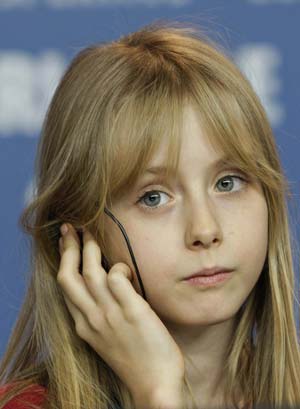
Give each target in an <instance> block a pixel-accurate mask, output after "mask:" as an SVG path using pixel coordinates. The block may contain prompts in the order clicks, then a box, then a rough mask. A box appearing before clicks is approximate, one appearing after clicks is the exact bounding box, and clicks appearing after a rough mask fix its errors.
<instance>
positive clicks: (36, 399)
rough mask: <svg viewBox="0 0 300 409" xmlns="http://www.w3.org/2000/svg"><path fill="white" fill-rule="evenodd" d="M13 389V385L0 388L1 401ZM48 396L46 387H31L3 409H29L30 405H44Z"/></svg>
mask: <svg viewBox="0 0 300 409" xmlns="http://www.w3.org/2000/svg"><path fill="white" fill-rule="evenodd" d="M11 388H12V385H11V384H7V385H4V386H0V399H1V398H3V397H4V396H5V394H6V393H7V392H8V391H9V390H10V389H11ZM46 394H47V389H46V388H45V387H44V386H41V385H38V384H33V385H30V386H29V387H28V388H27V389H26V390H25V391H23V392H22V393H20V394H19V395H18V396H15V397H14V398H12V399H11V400H10V401H9V402H8V403H6V404H5V406H4V407H3V409H27V408H28V409H29V408H30V404H35V405H42V403H43V401H44V399H45V397H46ZM28 404H29V405H28Z"/></svg>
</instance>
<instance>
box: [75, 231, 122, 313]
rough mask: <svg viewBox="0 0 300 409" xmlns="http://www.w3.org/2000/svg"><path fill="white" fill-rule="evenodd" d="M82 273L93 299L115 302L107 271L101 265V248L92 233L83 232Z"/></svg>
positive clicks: (109, 302)
mask: <svg viewBox="0 0 300 409" xmlns="http://www.w3.org/2000/svg"><path fill="white" fill-rule="evenodd" d="M83 243H84V246H83V251H82V275H83V277H84V280H85V282H86V285H87V287H88V289H89V291H90V292H91V294H92V295H93V297H94V299H95V301H96V302H97V303H98V304H100V305H109V304H111V303H112V302H116V301H115V299H114V297H113V295H112V293H111V291H110V290H109V288H108V285H107V272H106V271H105V270H104V268H103V267H102V265H101V250H100V247H99V245H98V244H97V242H96V240H95V239H94V237H93V235H92V234H91V233H90V232H89V231H88V230H85V231H84V233H83Z"/></svg>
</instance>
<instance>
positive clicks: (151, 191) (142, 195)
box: [136, 175, 248, 212]
mask: <svg viewBox="0 0 300 409" xmlns="http://www.w3.org/2000/svg"><path fill="white" fill-rule="evenodd" d="M226 178H235V179H239V180H241V181H242V182H243V183H245V184H246V183H248V181H247V180H246V179H245V178H243V177H241V176H239V175H226V176H223V177H222V178H220V179H219V180H218V182H219V181H220V180H224V179H225V180H226ZM217 184H218V183H217ZM157 192H160V193H166V192H163V191H160V190H153V189H152V190H147V191H144V192H143V193H142V194H141V196H139V197H138V200H137V201H136V203H139V204H140V206H141V207H143V209H144V210H146V211H149V212H153V211H154V210H156V209H158V208H159V207H163V206H160V205H157V206H153V207H149V206H147V205H142V204H141V202H142V200H143V199H144V198H145V197H147V195H148V194H149V193H157ZM226 193H228V194H232V195H233V194H236V193H240V190H238V191H236V192H225V194H226ZM166 194H167V193H166Z"/></svg>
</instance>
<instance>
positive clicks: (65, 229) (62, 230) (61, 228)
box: [60, 223, 69, 235]
mask: <svg viewBox="0 0 300 409" xmlns="http://www.w3.org/2000/svg"><path fill="white" fill-rule="evenodd" d="M68 230H69V229H68V226H67V225H66V223H64V224H63V225H62V226H60V232H61V234H62V235H65V234H67V233H68Z"/></svg>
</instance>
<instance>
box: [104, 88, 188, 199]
mask: <svg viewBox="0 0 300 409" xmlns="http://www.w3.org/2000/svg"><path fill="white" fill-rule="evenodd" d="M162 91H164V92H162ZM184 106H185V104H184V98H183V94H182V93H181V92H178V90H177V92H174V87H170V88H168V89H164V90H162V89H156V90H153V91H152V92H149V93H147V94H146V95H144V94H137V95H136V97H135V98H132V99H131V100H130V101H128V102H127V103H124V104H123V105H122V106H121V108H120V110H119V112H118V115H117V116H116V119H115V122H114V126H113V128H112V132H111V142H112V143H111V145H110V150H109V155H108V156H109V161H110V165H109V169H110V174H109V175H108V179H109V180H110V183H109V191H108V194H107V197H108V202H109V203H110V204H112V203H113V201H115V200H118V199H119V198H120V197H122V195H123V194H124V193H126V191H127V190H128V189H130V187H131V186H133V185H134V184H135V183H136V181H137V180H138V179H139V178H140V176H141V175H142V174H143V173H144V172H145V170H146V169H147V167H148V166H149V163H150V161H151V160H152V159H153V158H154V157H155V155H156V153H157V151H158V150H159V147H160V145H161V143H162V142H163V141H164V142H166V146H167V150H166V156H165V158H164V161H165V166H166V176H167V177H168V176H169V175H170V174H175V175H176V174H177V172H178V161H179V155H180V148H181V135H182V124H183V112H184Z"/></svg>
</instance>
